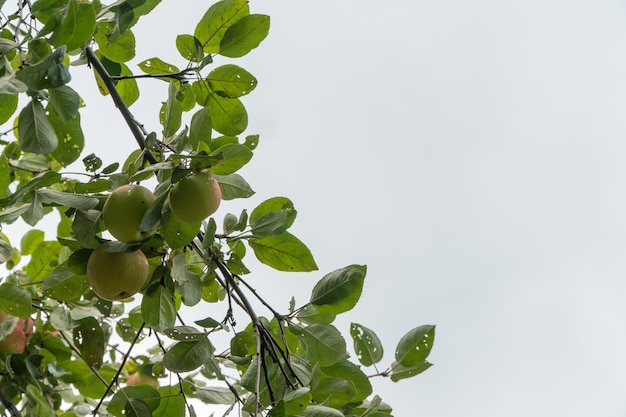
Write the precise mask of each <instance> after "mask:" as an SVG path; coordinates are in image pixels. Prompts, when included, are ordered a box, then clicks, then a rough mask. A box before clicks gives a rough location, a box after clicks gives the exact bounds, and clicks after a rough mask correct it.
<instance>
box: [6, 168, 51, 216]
mask: <svg viewBox="0 0 626 417" xmlns="http://www.w3.org/2000/svg"><path fill="white" fill-rule="evenodd" d="M22 159H24V158H22ZM60 178H61V175H59V173H58V172H54V171H46V172H44V173H43V174H39V175H37V176H36V177H35V178H33V179H32V180H31V181H29V182H28V183H26V184H25V185H23V186H22V187H20V188H18V189H17V190H16V191H15V192H14V193H13V194H11V195H10V196H9V197H8V198H7V199H6V200H2V201H1V203H2V206H7V205H13V204H15V203H17V202H18V201H20V200H21V199H22V197H24V196H25V195H26V194H28V193H29V192H31V191H32V190H36V189H37V188H42V187H47V186H49V185H52V184H55V183H57V182H59V180H60Z"/></svg>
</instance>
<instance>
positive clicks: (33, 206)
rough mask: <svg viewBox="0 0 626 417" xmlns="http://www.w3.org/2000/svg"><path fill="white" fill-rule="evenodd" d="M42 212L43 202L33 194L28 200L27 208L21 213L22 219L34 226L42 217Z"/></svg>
mask: <svg viewBox="0 0 626 417" xmlns="http://www.w3.org/2000/svg"><path fill="white" fill-rule="evenodd" d="M44 214H45V211H44V208H43V204H42V202H41V200H40V199H39V196H38V195H37V194H35V195H34V196H33V198H32V201H31V202H30V207H28V210H26V211H25V212H24V214H22V219H23V220H24V221H25V222H26V224H28V225H29V226H35V225H36V224H37V223H38V222H39V220H41V219H42V218H43V216H44Z"/></svg>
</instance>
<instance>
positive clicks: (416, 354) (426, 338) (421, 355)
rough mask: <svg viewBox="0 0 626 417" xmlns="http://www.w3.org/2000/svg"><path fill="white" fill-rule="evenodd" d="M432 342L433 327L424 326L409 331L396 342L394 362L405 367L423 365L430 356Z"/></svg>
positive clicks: (433, 335)
mask: <svg viewBox="0 0 626 417" xmlns="http://www.w3.org/2000/svg"><path fill="white" fill-rule="evenodd" d="M434 341H435V326H432V325H424V326H419V327H416V328H414V329H412V330H410V331H409V332H407V334H405V335H404V336H403V337H402V339H400V341H399V342H398V346H397V347H396V361H398V363H399V364H400V365H402V366H405V367H413V366H416V365H419V364H420V363H423V362H424V361H425V360H426V358H427V357H428V355H429V354H430V350H431V349H432V347H433V342H434Z"/></svg>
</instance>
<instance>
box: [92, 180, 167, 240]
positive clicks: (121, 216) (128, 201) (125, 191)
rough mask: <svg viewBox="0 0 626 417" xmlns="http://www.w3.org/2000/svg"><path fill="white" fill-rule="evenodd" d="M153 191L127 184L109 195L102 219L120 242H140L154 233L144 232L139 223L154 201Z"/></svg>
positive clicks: (152, 231)
mask: <svg viewBox="0 0 626 417" xmlns="http://www.w3.org/2000/svg"><path fill="white" fill-rule="evenodd" d="M155 199H156V198H155V196H154V194H153V193H152V191H150V190H148V189H147V188H145V187H142V186H141V185H132V184H126V185H122V186H121V187H118V188H116V189H115V191H113V192H112V193H111V195H109V197H108V198H107V200H106V202H105V203H104V206H103V207H102V219H103V220H104V225H105V226H106V228H107V229H108V230H109V232H110V233H111V234H112V235H113V237H115V238H116V239H117V240H119V241H120V242H124V243H135V242H140V241H142V240H144V239H146V238H148V237H150V236H152V235H153V234H154V231H155V230H156V228H154V229H153V230H149V231H147V232H142V231H140V230H139V225H140V224H141V220H142V219H143V216H144V214H145V213H146V210H148V207H150V205H151V204H152V203H153V202H154V200H155Z"/></svg>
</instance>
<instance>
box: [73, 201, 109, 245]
mask: <svg viewBox="0 0 626 417" xmlns="http://www.w3.org/2000/svg"><path fill="white" fill-rule="evenodd" d="M101 217H102V212H100V211H99V210H87V211H85V210H77V211H76V215H75V216H74V221H73V222H72V232H73V233H74V236H76V240H78V241H79V242H80V244H81V245H82V246H83V247H85V248H94V247H95V246H96V244H97V241H96V240H95V236H96V234H97V233H98V232H99V231H100V218H101Z"/></svg>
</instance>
